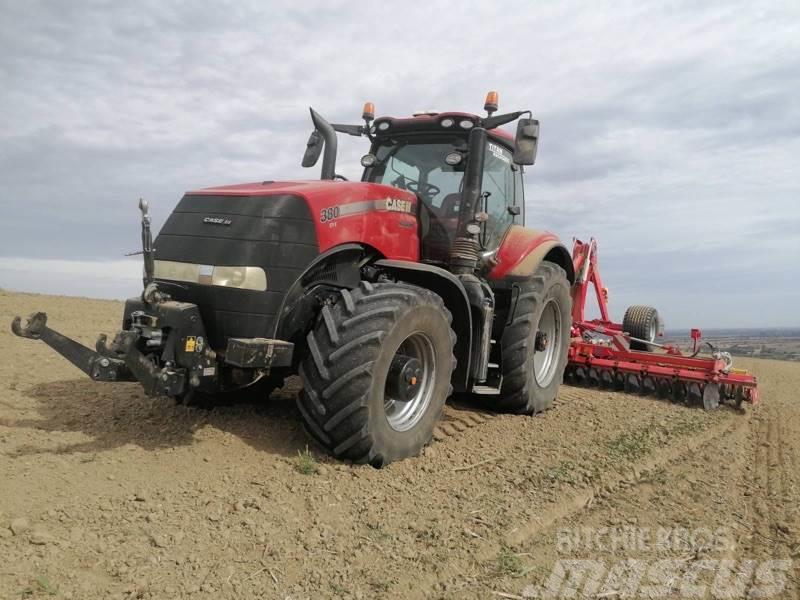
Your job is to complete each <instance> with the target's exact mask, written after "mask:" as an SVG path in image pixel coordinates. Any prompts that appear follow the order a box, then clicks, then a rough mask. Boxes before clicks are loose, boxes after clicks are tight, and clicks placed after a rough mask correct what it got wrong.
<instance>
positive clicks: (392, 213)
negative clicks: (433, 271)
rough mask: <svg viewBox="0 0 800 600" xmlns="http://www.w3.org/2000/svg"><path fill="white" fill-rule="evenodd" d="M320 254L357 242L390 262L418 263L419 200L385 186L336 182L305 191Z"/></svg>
mask: <svg viewBox="0 0 800 600" xmlns="http://www.w3.org/2000/svg"><path fill="white" fill-rule="evenodd" d="M303 195H304V196H305V198H306V200H307V201H308V203H309V206H310V208H311V212H312V215H313V218H314V221H315V226H316V228H317V238H318V239H319V247H320V251H321V252H324V251H325V250H327V249H329V248H332V247H334V246H338V245H340V244H345V243H350V242H355V243H359V244H364V245H366V246H370V247H372V248H375V249H376V250H377V251H378V252H379V253H380V254H381V255H383V256H384V257H385V258H388V259H394V260H407V261H412V262H418V261H419V234H418V230H419V228H418V221H417V198H416V196H415V195H414V194H412V193H410V192H407V191H404V190H400V189H398V188H394V187H391V186H386V185H379V184H374V183H362V182H353V183H350V182H333V183H329V184H328V185H327V186H325V187H322V186H320V187H319V188H311V189H307V190H303Z"/></svg>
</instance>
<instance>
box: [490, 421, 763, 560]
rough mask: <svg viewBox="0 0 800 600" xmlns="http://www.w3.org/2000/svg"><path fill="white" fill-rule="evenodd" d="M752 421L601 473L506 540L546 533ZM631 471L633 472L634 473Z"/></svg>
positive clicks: (721, 427)
mask: <svg viewBox="0 0 800 600" xmlns="http://www.w3.org/2000/svg"><path fill="white" fill-rule="evenodd" d="M748 425H749V419H742V420H739V419H734V420H733V422H730V421H728V422H725V423H721V424H720V425H718V426H716V427H711V428H709V429H707V430H705V431H704V432H702V433H700V434H699V435H696V436H694V437H692V438H689V439H682V440H681V441H683V442H684V443H682V444H673V445H671V446H667V447H663V448H660V449H659V450H658V452H657V454H655V455H651V456H650V457H649V458H647V459H644V460H641V461H638V462H635V463H632V464H629V465H627V469H626V470H627V472H628V474H627V475H626V474H624V473H614V474H613V475H607V476H604V477H601V479H600V481H599V482H598V483H597V484H596V485H594V486H593V487H591V488H589V489H586V490H583V491H580V492H578V493H576V494H573V495H572V496H570V497H569V498H566V499H564V500H562V501H561V503H559V504H557V505H556V506H553V507H550V508H548V509H546V510H545V511H543V512H542V513H540V515H539V516H538V517H537V518H536V519H534V520H531V521H529V522H528V523H526V524H524V525H522V526H521V527H518V528H515V529H512V530H511V531H509V532H508V533H507V534H506V536H505V540H506V543H507V544H509V545H511V546H517V545H520V544H523V543H525V542H526V541H528V540H530V539H532V538H534V537H535V536H538V535H541V534H543V533H544V532H545V531H547V530H549V529H551V528H552V527H553V526H554V525H555V524H557V523H558V522H559V521H562V520H565V519H567V518H572V517H575V516H576V515H578V514H579V513H580V512H582V511H584V510H586V509H587V508H589V507H590V506H591V505H592V504H593V502H594V500H595V499H596V498H597V497H599V496H601V495H603V496H609V495H612V494H614V493H615V492H617V491H619V489H620V488H621V487H622V485H623V484H630V483H633V484H636V483H638V482H640V481H641V480H642V478H643V476H644V475H645V474H646V473H649V472H652V471H654V470H656V469H659V468H663V467H666V466H668V465H671V464H673V463H676V462H677V461H679V460H681V459H682V458H683V457H684V456H685V455H686V454H687V453H690V452H693V451H695V450H697V449H699V448H701V447H703V446H706V445H708V444H710V443H712V442H714V441H715V440H717V439H720V438H722V437H724V436H732V435H735V434H736V433H737V432H741V431H742V430H744V429H746V428H747V427H748ZM631 475H633V476H632V477H631Z"/></svg>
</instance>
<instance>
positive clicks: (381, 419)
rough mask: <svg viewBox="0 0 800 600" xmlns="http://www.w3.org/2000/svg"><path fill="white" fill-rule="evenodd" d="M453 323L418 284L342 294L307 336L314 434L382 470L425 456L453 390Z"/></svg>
mask: <svg viewBox="0 0 800 600" xmlns="http://www.w3.org/2000/svg"><path fill="white" fill-rule="evenodd" d="M450 321H451V317H450V313H449V312H448V310H447V309H446V308H445V307H444V304H443V303H442V300H441V298H440V297H439V296H437V295H436V294H434V293H433V292H430V291H428V290H425V289H422V288H418V287H416V286H412V285H406V284H403V283H376V284H371V283H369V282H366V281H362V282H361V284H360V286H359V287H358V288H357V289H354V290H352V291H348V290H342V291H341V292H340V298H339V300H338V301H337V302H336V303H335V304H333V305H326V306H324V307H323V308H322V310H321V311H320V314H319V317H318V319H317V323H316V325H315V327H314V329H313V330H312V331H311V332H310V333H309V334H308V336H307V338H306V339H307V342H308V355H307V356H306V358H305V359H304V360H303V361H302V363H301V365H300V376H301V377H302V379H303V391H302V392H301V394H300V395H299V396H298V400H297V406H298V409H299V410H300V413H301V415H302V417H303V421H304V422H305V425H306V429H307V430H308V432H309V434H310V435H311V436H312V437H314V438H315V439H316V440H317V441H318V442H319V443H320V444H321V445H322V446H323V447H325V449H326V450H327V451H328V452H330V453H331V454H332V455H333V456H336V457H337V458H342V459H348V460H351V461H353V462H356V463H369V464H371V465H373V466H375V467H381V466H383V465H385V464H388V463H390V462H392V461H395V460H399V459H402V458H406V457H409V456H414V455H416V454H418V453H419V451H420V450H421V449H422V447H423V446H424V445H425V444H427V443H428V442H429V441H430V440H431V437H432V436H433V428H434V426H435V425H436V422H437V421H438V420H439V417H440V415H441V412H442V408H443V407H444V403H445V400H446V399H447V397H448V396H449V395H450V393H451V391H452V387H451V385H450V378H451V375H452V372H453V369H454V368H455V358H454V357H453V345H454V343H455V334H454V333H453V331H452V329H451V328H450Z"/></svg>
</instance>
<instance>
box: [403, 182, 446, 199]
mask: <svg viewBox="0 0 800 600" xmlns="http://www.w3.org/2000/svg"><path fill="white" fill-rule="evenodd" d="M424 185H425V189H424V190H423V191H421V192H420V189H419V188H420V183H419V181H413V180H411V179H408V180H406V189H407V190H409V191H411V192H414V193H415V194H420V195H422V196H427V197H428V198H431V197H432V196H435V195H436V194H438V193H439V192H441V191H442V190H441V189H440V188H439V187H438V186H435V185H433V184H432V183H426V184H424Z"/></svg>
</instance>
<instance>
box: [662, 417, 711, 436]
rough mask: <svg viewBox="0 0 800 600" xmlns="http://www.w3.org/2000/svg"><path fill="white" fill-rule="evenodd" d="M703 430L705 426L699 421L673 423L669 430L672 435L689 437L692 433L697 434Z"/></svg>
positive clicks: (689, 420)
mask: <svg viewBox="0 0 800 600" xmlns="http://www.w3.org/2000/svg"><path fill="white" fill-rule="evenodd" d="M703 429H705V426H704V425H703V423H701V422H700V420H699V419H687V420H681V421H678V422H676V423H672V424H671V425H670V426H669V427H668V428H667V430H668V431H669V433H670V434H671V435H689V434H692V433H697V432H698V431H702V430H703Z"/></svg>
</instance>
